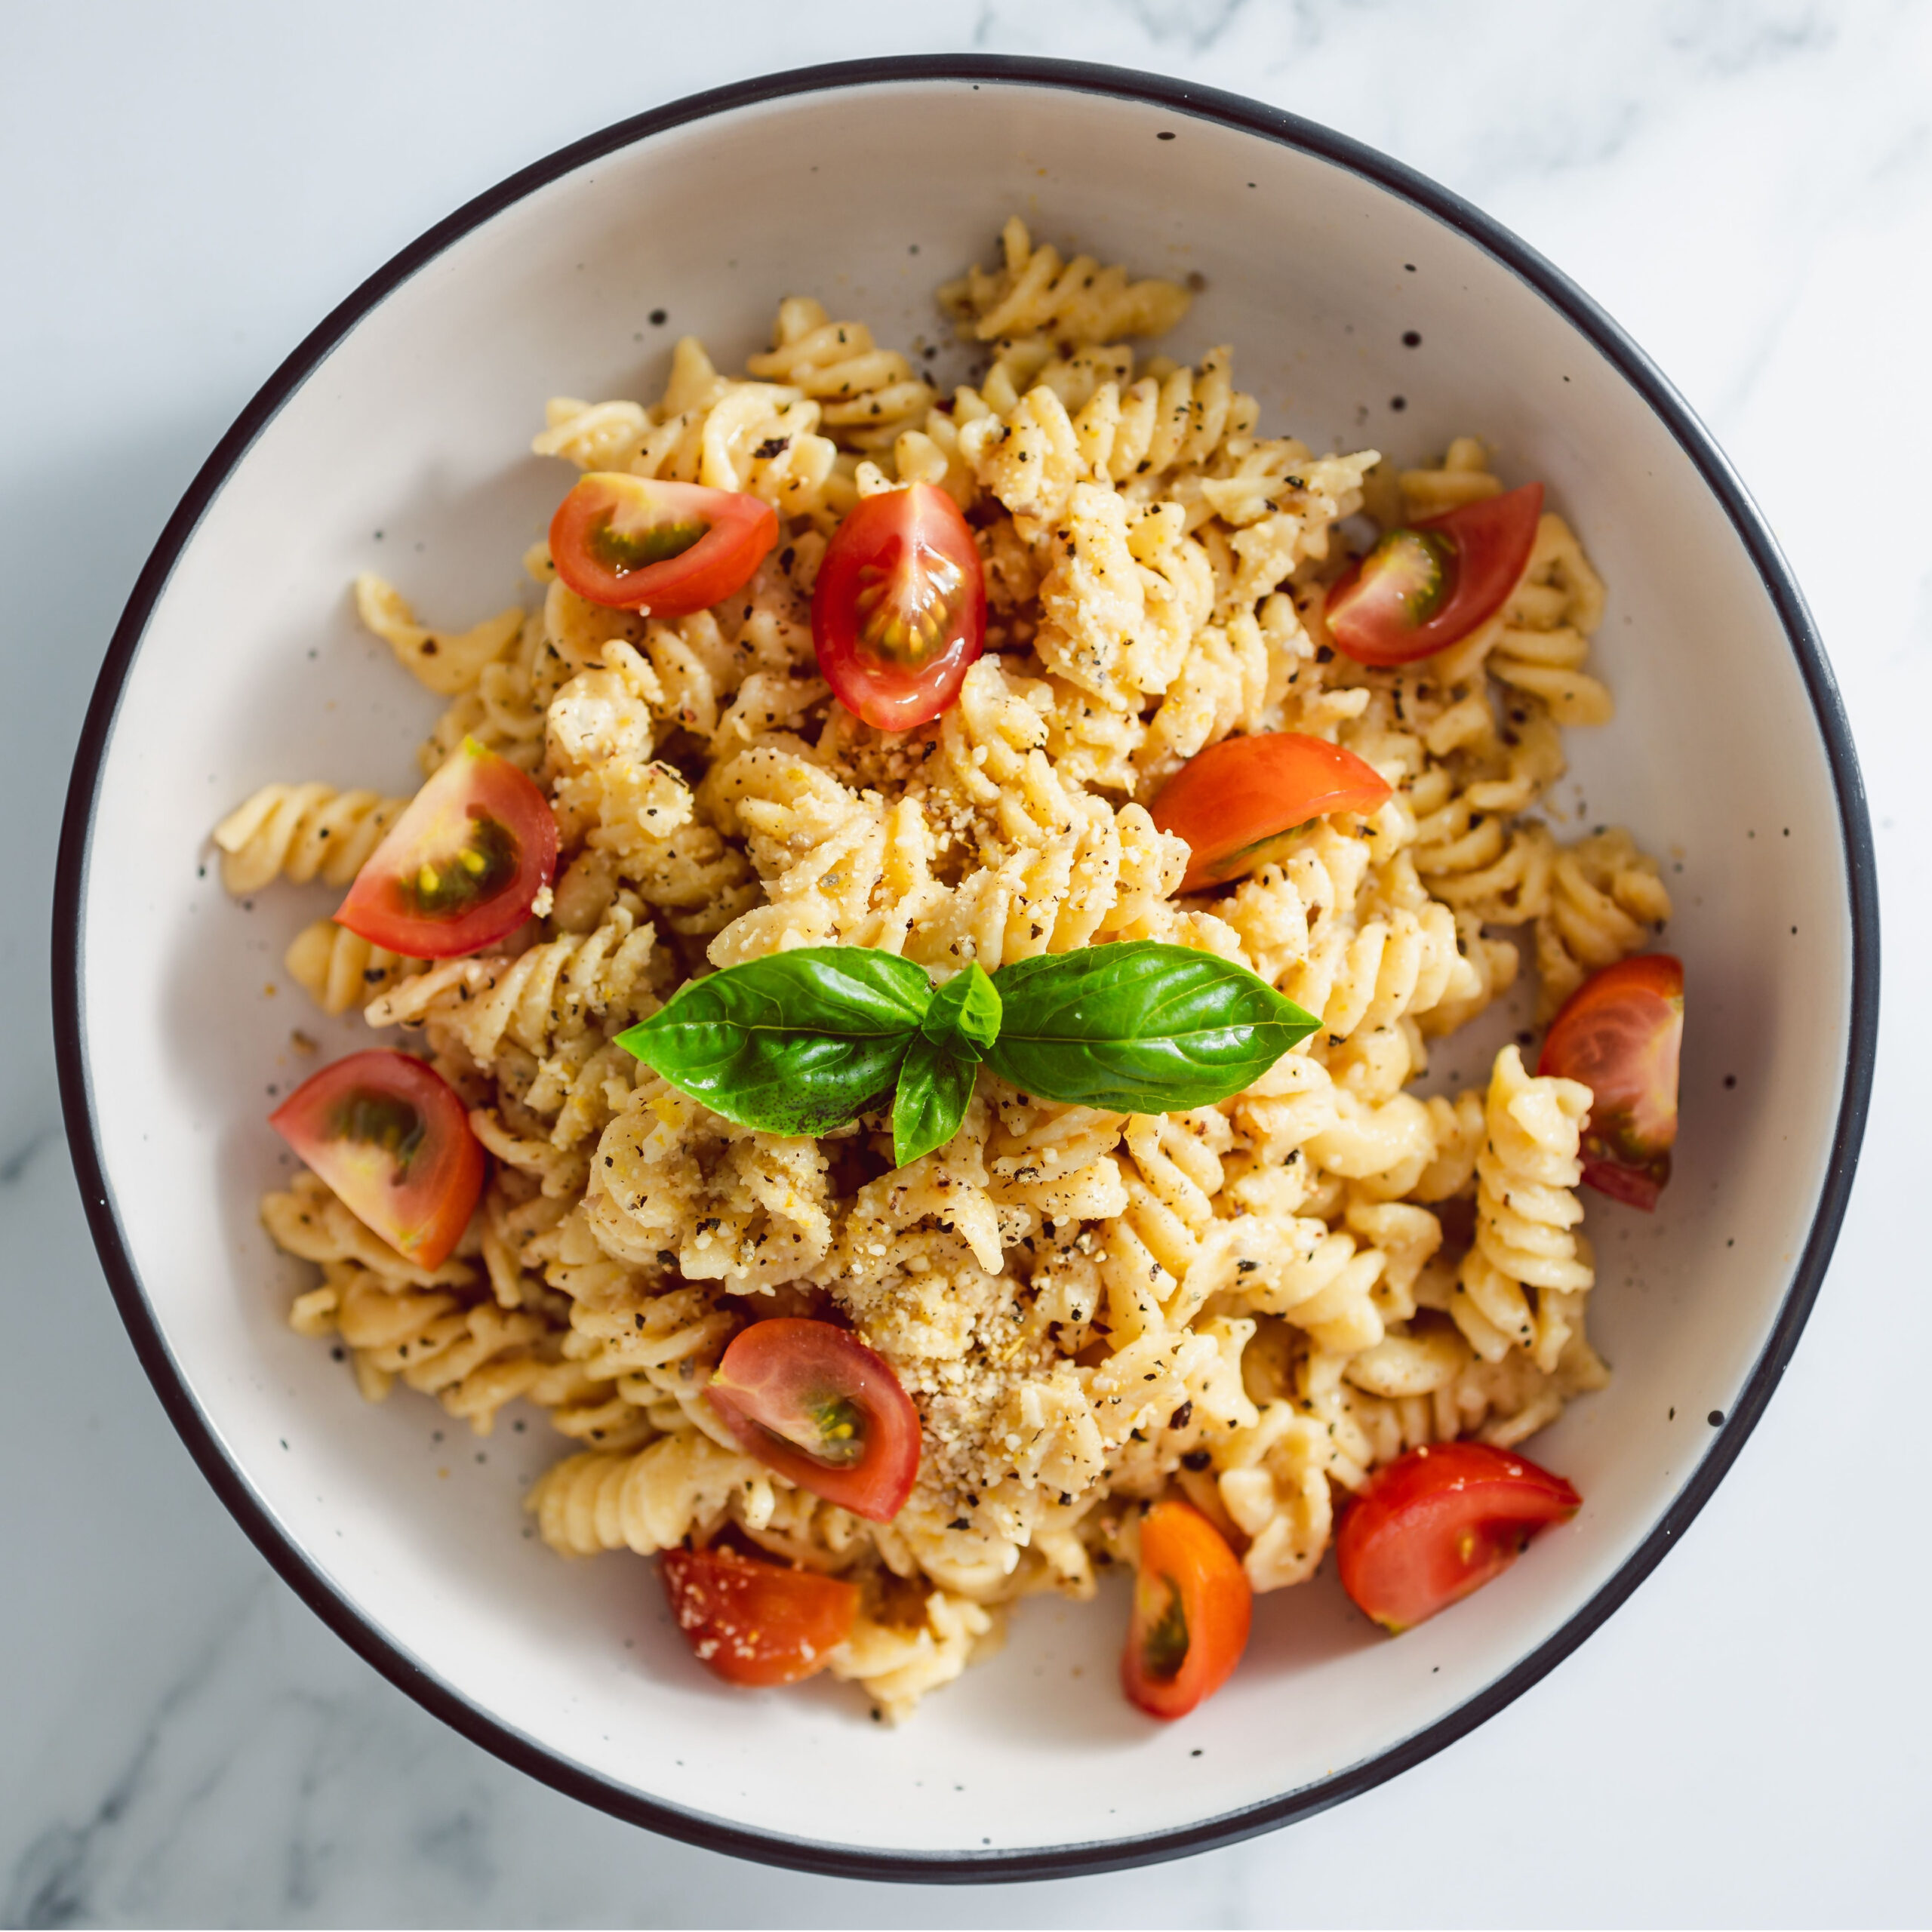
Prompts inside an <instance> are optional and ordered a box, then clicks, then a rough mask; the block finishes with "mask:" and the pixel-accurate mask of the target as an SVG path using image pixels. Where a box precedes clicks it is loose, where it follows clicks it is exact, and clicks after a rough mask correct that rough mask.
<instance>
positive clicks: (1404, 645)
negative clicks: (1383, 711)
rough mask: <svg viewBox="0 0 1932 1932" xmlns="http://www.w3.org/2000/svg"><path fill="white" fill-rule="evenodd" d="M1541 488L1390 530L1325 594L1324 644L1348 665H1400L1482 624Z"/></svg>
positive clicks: (1521, 555)
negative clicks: (1349, 659) (1330, 642)
mask: <svg viewBox="0 0 1932 1932" xmlns="http://www.w3.org/2000/svg"><path fill="white" fill-rule="evenodd" d="M1542 515H1543V485H1541V484H1540V483H1527V484H1525V485H1524V486H1523V488H1521V489H1520V490H1508V491H1504V493H1503V494H1502V495H1501V496H1500V497H1484V499H1483V500H1482V501H1481V503H1465V504H1464V505H1463V506H1462V508H1461V509H1454V510H1451V511H1450V512H1447V515H1443V516H1435V517H1431V518H1429V519H1428V521H1426V522H1424V523H1419V524H1417V525H1415V526H1414V528H1412V529H1407V530H1392V531H1389V533H1388V534H1386V536H1385V537H1383V540H1382V541H1381V542H1380V543H1378V544H1377V545H1376V546H1375V548H1374V549H1373V550H1371V551H1370V552H1369V553H1368V555H1367V556H1365V557H1364V558H1363V559H1362V560H1361V562H1360V563H1358V565H1355V568H1353V569H1352V570H1351V571H1349V572H1348V574H1346V576H1344V577H1343V578H1342V579H1341V580H1340V582H1338V583H1337V584H1336V586H1335V587H1334V589H1332V590H1331V591H1330V592H1329V593H1328V601H1327V620H1328V634H1329V635H1330V636H1331V637H1332V638H1334V640H1335V648H1336V649H1337V651H1341V652H1342V653H1343V654H1344V655H1345V656H1346V657H1352V658H1353V659H1354V660H1355V662H1356V663H1358V664H1407V663H1411V661H1412V660H1414V659H1416V658H1418V657H1428V656H1429V654H1431V653H1432V652H1433V651H1443V650H1446V649H1447V648H1448V647H1449V646H1450V645H1452V644H1454V643H1455V642H1457V640H1458V639H1460V638H1466V637H1467V636H1468V635H1469V633H1470V632H1472V630H1474V629H1475V628H1476V626H1478V624H1482V623H1487V622H1488V621H1489V620H1490V619H1491V617H1494V616H1495V614H1497V611H1500V609H1501V608H1503V600H1504V599H1505V598H1506V597H1507V596H1508V595H1509V593H1510V592H1511V591H1512V590H1514V589H1515V587H1516V580H1517V579H1518V577H1521V575H1522V574H1523V567H1524V565H1526V564H1527V562H1528V561H1530V551H1531V548H1532V547H1533V546H1534V544H1535V543H1536V540H1537V519H1538V518H1540V517H1541V516H1542Z"/></svg>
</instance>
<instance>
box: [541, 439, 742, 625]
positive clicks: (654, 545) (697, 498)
mask: <svg viewBox="0 0 1932 1932" xmlns="http://www.w3.org/2000/svg"><path fill="white" fill-rule="evenodd" d="M777 541H778V513H777V511H776V510H774V509H773V508H772V507H771V505H770V504H769V503H761V501H760V500H758V498H757V497H754V496H752V495H750V494H748V493H747V492H746V491H742V490H707V489H705V488H703V487H702V486H701V485H698V484H696V483H665V482H660V481H658V480H657V478H654V477H648V476H629V475H623V474H622V473H620V472H616V471H612V470H592V472H590V474H589V475H587V476H584V477H582V478H579V480H578V481H577V485H576V486H575V488H573V489H572V490H571V493H570V494H569V495H568V496H567V497H565V499H564V500H563V501H562V503H560V504H559V505H558V506H557V513H556V515H555V516H554V517H552V518H551V520H550V558H551V561H552V562H553V563H555V565H556V567H557V574H558V576H559V577H561V578H562V579H563V580H564V581H565V583H567V584H568V586H570V588H571V589H573V590H574V591H575V592H577V595H579V596H580V597H583V598H588V599H589V601H591V602H592V603H593V604H601V605H605V606H607V607H608V608H610V609H612V610H616V611H649V612H650V613H651V615H653V616H654V617H688V616H690V615H691V613H692V612H693V611H703V610H706V609H708V608H709V607H710V606H711V605H713V604H716V603H718V602H720V601H722V600H723V599H724V598H727V597H729V596H731V595H732V593H733V592H734V591H739V590H742V589H743V588H744V587H745V586H746V583H749V581H750V580H751V575H752V571H755V570H756V569H757V568H758V565H760V564H761V563H762V562H763V561H764V558H765V555H766V552H768V551H769V550H770V549H771V546H773V544H774V543H777Z"/></svg>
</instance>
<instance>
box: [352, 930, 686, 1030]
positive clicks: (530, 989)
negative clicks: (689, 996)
mask: <svg viewBox="0 0 1932 1932" xmlns="http://www.w3.org/2000/svg"><path fill="white" fill-rule="evenodd" d="M656 940H657V934H656V932H655V931H654V930H653V928H651V927H650V926H648V925H642V926H641V925H639V924H637V922H636V921H635V919H634V918H632V915H630V914H629V912H626V911H625V910H624V909H623V907H622V906H614V907H613V908H612V909H611V912H610V915H609V916H608V918H606V919H605V921H604V923H603V924H601V925H599V926H598V928H597V929H596V930H595V931H594V932H590V933H586V934H577V933H566V934H561V936H560V937H558V938H555V939H553V940H545V941H543V942H541V943H539V944H537V945H535V946H532V947H531V948H530V949H529V950H528V952H521V953H518V954H517V955H515V957H514V958H472V959H450V960H445V961H443V962H442V963H441V964H438V965H436V966H433V967H432V968H430V969H429V971H427V972H425V973H422V974H417V976H416V977H414V978H411V979H407V980H403V981H402V982H401V983H400V984H399V985H398V986H395V987H394V988H392V989H391V990H390V991H389V992H386V993H383V994H382V995H380V996H378V997H377V998H375V999H374V1000H372V1001H371V1002H370V1003H369V1006H368V1010H367V1016H366V1017H368V1022H369V1023H370V1025H371V1026H423V1027H426V1028H427V1029H429V1033H430V1036H431V1038H432V1040H433V1039H435V1038H439V1037H442V1038H450V1039H454V1040H457V1041H460V1042H461V1043H462V1044H463V1048H465V1049H466V1051H467V1052H468V1053H469V1055H470V1057H472V1059H473V1060H478V1061H487V1060H490V1059H491V1058H492V1057H494V1054H496V1052H497V1049H498V1048H499V1047H500V1046H501V1045H502V1044H503V1042H504V1041H509V1042H511V1043H512V1044H515V1045H516V1046H519V1047H521V1048H524V1049H525V1051H527V1052H529V1053H533V1054H540V1055H541V1054H548V1053H549V1052H551V1051H552V1050H553V1049H554V1048H555V1046H556V1044H558V1043H559V1042H561V1041H565V1040H568V1039H571V1038H574V1037H575V1036H576V1035H579V1034H580V1033H582V1032H583V1031H584V1029H586V1027H587V1026H590V1025H592V1023H597V1024H600V1025H601V1026H605V1027H607V1028H610V1029H617V1028H620V1027H622V1026H624V1025H625V1024H626V1023H628V1022H629V1020H631V1019H632V1018H633V1017H635V1014H636V1009H637V1004H638V1001H639V999H640V998H644V997H648V992H647V990H646V989H645V984H644V975H645V969H646V968H647V967H648V964H649V963H650V960H651V948H652V946H654V944H655V943H656Z"/></svg>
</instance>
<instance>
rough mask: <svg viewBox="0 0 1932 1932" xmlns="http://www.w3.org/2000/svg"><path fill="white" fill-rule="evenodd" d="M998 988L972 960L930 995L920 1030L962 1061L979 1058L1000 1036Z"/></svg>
mask: <svg viewBox="0 0 1932 1932" xmlns="http://www.w3.org/2000/svg"><path fill="white" fill-rule="evenodd" d="M1000 1020H1001V1007H1000V997H999V990H998V988H997V987H996V986H994V984H993V983H992V980H991V979H990V978H989V977H988V975H987V972H986V968H984V967H983V966H982V965H981V964H980V963H979V962H978V961H977V960H975V961H974V962H973V964H971V965H970V966H968V968H966V970H965V971H964V972H963V973H955V974H954V975H953V976H952V978H951V979H949V980H947V981H946V984H945V985H944V986H941V987H940V989H939V991H938V992H936V993H934V995H933V1002H932V1004H931V1005H930V1006H929V1007H928V1008H926V1017H925V1018H924V1020H922V1021H921V1022H920V1025H919V1030H920V1032H922V1033H923V1034H924V1035H925V1036H926V1038H928V1040H930V1041H931V1042H932V1043H933V1044H934V1046H936V1047H944V1048H946V1049H947V1050H948V1051H949V1052H952V1053H955V1054H958V1056H959V1057H960V1058H961V1059H962V1060H983V1059H984V1058H985V1057H986V1049H987V1048H989V1047H990V1046H991V1045H992V1043H993V1042H994V1041H995V1040H996V1039H998V1038H999V1029H1000Z"/></svg>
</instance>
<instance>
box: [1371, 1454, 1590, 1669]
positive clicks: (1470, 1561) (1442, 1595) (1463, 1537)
mask: <svg viewBox="0 0 1932 1932" xmlns="http://www.w3.org/2000/svg"><path fill="white" fill-rule="evenodd" d="M1582 1501H1583V1499H1582V1497H1580V1496H1579V1495H1578V1494H1577V1492H1576V1491H1574V1489H1572V1488H1571V1487H1570V1485H1569V1484H1567V1482H1565V1481H1564V1480H1563V1478H1561V1476H1558V1475H1551V1473H1550V1472H1549V1470H1547V1469H1539V1468H1538V1467H1537V1465H1536V1464H1535V1463H1532V1462H1531V1461H1530V1460H1529V1459H1528V1458H1527V1457H1524V1456H1518V1455H1515V1454H1512V1452H1511V1451H1508V1450H1505V1449H1492V1448H1491V1447H1489V1445H1488V1444H1487V1443H1483V1442H1440V1443H1437V1444H1434V1445H1433V1446H1429V1445H1428V1444H1425V1445H1424V1446H1423V1447H1421V1448H1420V1449H1411V1451H1409V1453H1408V1454H1407V1455H1406V1456H1401V1457H1398V1458H1397V1459H1396V1460H1395V1461H1394V1462H1392V1463H1390V1464H1389V1466H1388V1467H1387V1468H1386V1469H1383V1470H1380V1471H1379V1472H1377V1474H1376V1475H1374V1476H1372V1477H1371V1478H1370V1479H1369V1484H1368V1487H1367V1489H1365V1490H1364V1491H1363V1492H1362V1494H1361V1496H1360V1497H1358V1498H1357V1499H1356V1500H1355V1502H1354V1503H1352V1505H1351V1506H1349V1510H1348V1512H1347V1513H1346V1515H1344V1516H1343V1518H1342V1524H1341V1527H1340V1529H1339V1530H1337V1531H1336V1533H1335V1558H1336V1562H1337V1566H1338V1567H1339V1568H1340V1571H1341V1575H1342V1587H1343V1589H1345V1590H1346V1591H1347V1592H1348V1593H1349V1595H1350V1596H1352V1598H1354V1599H1355V1603H1356V1604H1357V1606H1358V1607H1359V1608H1360V1609H1361V1610H1363V1611H1366V1612H1367V1614H1368V1615H1370V1616H1371V1617H1373V1618H1374V1620H1376V1622H1377V1623H1379V1624H1380V1625H1381V1626H1383V1629H1386V1630H1389V1631H1392V1632H1397V1633H1400V1632H1402V1631H1404V1630H1407V1629H1409V1628H1411V1626H1413V1625H1415V1624H1417V1623H1421V1622H1422V1620H1423V1619H1424V1618H1425V1617H1433V1616H1434V1615H1435V1613H1436V1612H1437V1611H1438V1610H1446V1609H1447V1607H1449V1605H1450V1604H1452V1603H1455V1602H1457V1601H1460V1599H1461V1598H1464V1597H1466V1596H1467V1595H1469V1592H1471V1591H1472V1590H1478V1589H1481V1587H1482V1586H1483V1585H1484V1584H1485V1583H1487V1582H1488V1581H1489V1580H1490V1579H1491V1577H1497V1576H1500V1574H1502V1573H1503V1571H1505V1570H1506V1569H1508V1568H1509V1566H1510V1564H1512V1563H1514V1562H1515V1560H1516V1558H1518V1555H1521V1553H1522V1552H1523V1551H1524V1549H1527V1547H1528V1545H1529V1540H1530V1539H1531V1537H1533V1536H1534V1535H1535V1534H1537V1531H1539V1530H1541V1529H1543V1528H1545V1527H1547V1526H1548V1525H1549V1524H1552V1523H1561V1522H1564V1521H1567V1519H1568V1518H1571V1516H1574V1515H1575V1514H1576V1513H1577V1509H1578V1507H1579V1506H1580V1504H1581V1503H1582Z"/></svg>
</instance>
